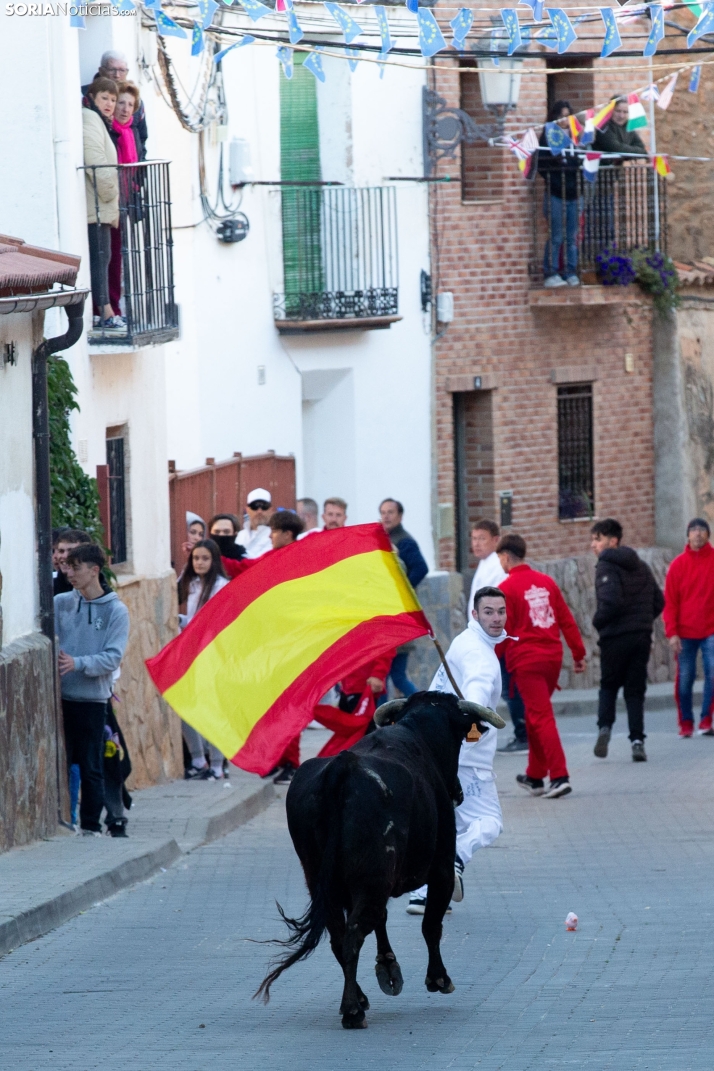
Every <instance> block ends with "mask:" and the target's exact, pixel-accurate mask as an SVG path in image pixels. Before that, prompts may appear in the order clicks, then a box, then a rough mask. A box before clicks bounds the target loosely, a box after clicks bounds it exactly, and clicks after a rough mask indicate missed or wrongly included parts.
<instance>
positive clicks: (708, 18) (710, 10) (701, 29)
mask: <svg viewBox="0 0 714 1071" xmlns="http://www.w3.org/2000/svg"><path fill="white" fill-rule="evenodd" d="M705 33H714V4H705V5H704V10H703V11H702V13H701V15H700V16H699V21H698V22H697V25H696V26H695V27H694V29H693V30H690V31H689V34H688V35H687V48H691V47H692V45H693V44H694V42H695V41H698V40H699V38H700V37H701V36H702V35H703V34H705Z"/></svg>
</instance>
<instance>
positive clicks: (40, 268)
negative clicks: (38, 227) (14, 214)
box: [0, 234, 80, 297]
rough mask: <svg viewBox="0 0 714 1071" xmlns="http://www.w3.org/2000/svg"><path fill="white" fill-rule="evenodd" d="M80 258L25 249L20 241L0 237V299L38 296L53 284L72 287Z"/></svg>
mask: <svg viewBox="0 0 714 1071" xmlns="http://www.w3.org/2000/svg"><path fill="white" fill-rule="evenodd" d="M79 263H80V257H75V256H72V255H71V254H70V253H58V252H56V251H55V250H54V249H40V248H39V247H38V246H35V245H26V244H25V243H24V242H23V241H22V239H21V238H10V237H9V236H8V235H6V234H0V297H14V296H15V295H17V294H38V293H43V292H45V291H47V290H51V289H52V287H53V286H54V284H55V283H64V284H65V285H67V286H74V284H75V283H76V281H77V272H78V271H79Z"/></svg>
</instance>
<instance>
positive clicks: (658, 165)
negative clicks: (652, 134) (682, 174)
mask: <svg viewBox="0 0 714 1071" xmlns="http://www.w3.org/2000/svg"><path fill="white" fill-rule="evenodd" d="M652 163H653V164H654V169H655V171H656V172H657V174H658V175H661V176H662V178H666V177H667V175H671V174H672V168H671V167H670V166H669V160H668V159H667V157H666V156H655V158H654V159H653V161H652Z"/></svg>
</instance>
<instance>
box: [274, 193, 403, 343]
mask: <svg viewBox="0 0 714 1071" xmlns="http://www.w3.org/2000/svg"><path fill="white" fill-rule="evenodd" d="M281 198H282V231H283V292H282V293H280V294H275V296H274V308H275V320H276V323H278V325H280V324H281V323H285V324H286V325H287V324H288V323H290V322H295V323H299V322H302V323H314V322H315V321H340V320H342V321H346V320H367V319H377V318H380V317H396V316H397V313H398V311H399V304H398V287H399V283H398V263H397V205H396V190H395V188H394V187H392V186H380V187H371V188H361V189H353V188H350V187H345V186H338V187H331V186H308V187H297V186H296V187H284V188H283V189H282V191H281Z"/></svg>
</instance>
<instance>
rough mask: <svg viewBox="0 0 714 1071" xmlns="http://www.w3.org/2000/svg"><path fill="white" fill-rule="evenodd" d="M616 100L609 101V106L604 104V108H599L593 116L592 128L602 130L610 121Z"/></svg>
mask: <svg viewBox="0 0 714 1071" xmlns="http://www.w3.org/2000/svg"><path fill="white" fill-rule="evenodd" d="M616 104H617V101H616V100H611V101H610V103H609V104H606V105H605V107H604V108H601V109H600V111H599V112H596V113H595V115H594V116H593V126H595V127H597V129H598V130H602V128H603V127H605V126H607V124H608V123H609V122H610V120H611V119H612V113H613V112H614V110H615V105H616Z"/></svg>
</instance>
